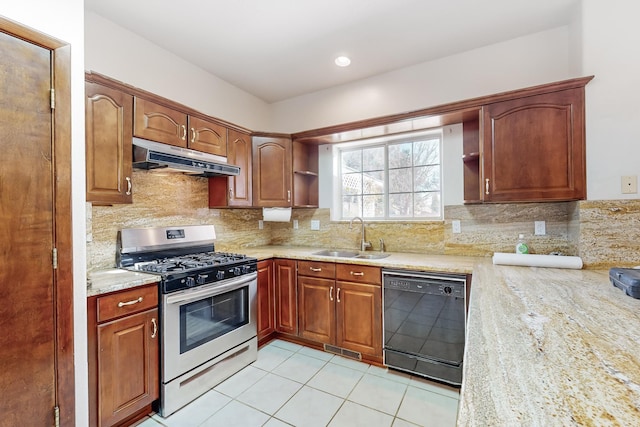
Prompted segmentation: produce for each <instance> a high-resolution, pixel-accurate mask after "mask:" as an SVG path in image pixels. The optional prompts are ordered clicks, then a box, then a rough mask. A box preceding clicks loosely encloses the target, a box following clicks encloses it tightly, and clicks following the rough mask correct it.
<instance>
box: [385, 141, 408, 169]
mask: <svg viewBox="0 0 640 427" xmlns="http://www.w3.org/2000/svg"><path fill="white" fill-rule="evenodd" d="M411 145H412V144H411V143H410V142H403V143H401V144H391V145H389V169H393V168H406V167H408V166H411V155H412V153H411Z"/></svg>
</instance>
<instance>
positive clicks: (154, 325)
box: [151, 318, 158, 338]
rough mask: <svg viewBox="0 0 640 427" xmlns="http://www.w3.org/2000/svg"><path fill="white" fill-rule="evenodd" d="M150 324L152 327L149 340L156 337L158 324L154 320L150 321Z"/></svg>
mask: <svg viewBox="0 0 640 427" xmlns="http://www.w3.org/2000/svg"><path fill="white" fill-rule="evenodd" d="M151 324H152V325H153V332H151V338H155V337H156V336H158V323H157V322H156V319H155V318H153V319H151Z"/></svg>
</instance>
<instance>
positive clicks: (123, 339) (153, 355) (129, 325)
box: [97, 309, 160, 426]
mask: <svg viewBox="0 0 640 427" xmlns="http://www.w3.org/2000/svg"><path fill="white" fill-rule="evenodd" d="M157 319H158V309H153V310H148V311H145V312H142V313H138V314H134V315H131V316H127V317H123V318H121V319H119V320H115V321H112V322H109V323H105V324H103V325H99V326H98V338H97V339H98V354H99V359H100V362H99V363H98V384H99V396H100V398H99V402H100V403H99V405H100V408H99V419H100V425H102V426H111V425H114V424H116V423H118V422H120V421H122V420H124V419H126V418H127V417H129V416H130V415H131V414H133V413H135V412H136V411H138V410H140V409H143V408H144V407H146V406H147V405H150V404H151V403H152V402H153V401H154V400H155V399H157V397H158V395H159V389H160V381H159V378H158V373H159V371H158V369H159V355H160V352H159V348H158V326H157V325H158V323H157V322H158V320H157Z"/></svg>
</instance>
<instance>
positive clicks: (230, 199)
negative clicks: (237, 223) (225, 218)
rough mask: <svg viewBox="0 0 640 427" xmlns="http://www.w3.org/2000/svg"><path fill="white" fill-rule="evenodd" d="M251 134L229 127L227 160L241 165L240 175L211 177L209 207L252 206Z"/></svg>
mask: <svg viewBox="0 0 640 427" xmlns="http://www.w3.org/2000/svg"><path fill="white" fill-rule="evenodd" d="M251 143H252V142H251V136H250V135H249V134H248V133H245V132H240V131H236V130H234V129H229V141H228V143H227V162H228V163H229V164H232V165H236V166H240V175H238V176H229V177H224V176H216V177H213V178H209V207H210V208H227V207H250V206H251V205H252V203H253V199H252V190H251V189H252V165H251V160H252V159H251Z"/></svg>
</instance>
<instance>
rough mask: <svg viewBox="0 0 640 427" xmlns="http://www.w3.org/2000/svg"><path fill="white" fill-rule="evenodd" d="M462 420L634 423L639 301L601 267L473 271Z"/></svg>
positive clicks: (638, 405) (639, 382) (639, 402)
mask: <svg viewBox="0 0 640 427" xmlns="http://www.w3.org/2000/svg"><path fill="white" fill-rule="evenodd" d="M469 310H470V311H469V316H468V327H467V343H466V351H465V362H464V363H465V365H464V379H463V385H462V390H461V401H460V410H459V414H458V425H459V426H488V425H491V426H570V425H599V426H604V425H612V426H615V425H623V426H631V425H638V420H640V328H639V326H640V300H636V299H633V298H631V297H628V296H626V295H625V294H624V293H623V292H622V291H621V290H619V289H617V288H615V287H613V286H612V285H611V284H610V282H609V278H608V272H607V271H593V270H560V269H550V268H535V267H509V266H494V265H492V264H491V261H490V260H485V261H484V262H481V263H478V265H476V266H475V267H474V270H473V279H472V286H471V299H470V309H469Z"/></svg>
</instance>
